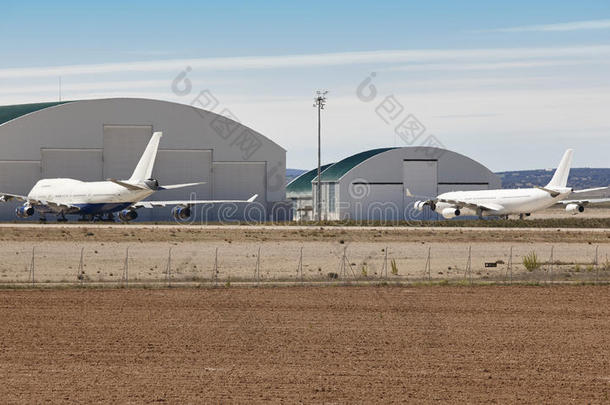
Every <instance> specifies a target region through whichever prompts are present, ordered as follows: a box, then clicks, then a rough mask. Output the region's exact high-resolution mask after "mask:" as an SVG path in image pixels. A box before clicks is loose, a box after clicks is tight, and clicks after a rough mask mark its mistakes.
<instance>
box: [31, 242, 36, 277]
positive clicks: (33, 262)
mask: <svg viewBox="0 0 610 405" xmlns="http://www.w3.org/2000/svg"><path fill="white" fill-rule="evenodd" d="M35 252H36V247H35V246H32V261H31V262H30V278H31V281H32V287H34V284H35V278H34V268H35V265H36V263H35V261H34V257H35V255H36V253H35Z"/></svg>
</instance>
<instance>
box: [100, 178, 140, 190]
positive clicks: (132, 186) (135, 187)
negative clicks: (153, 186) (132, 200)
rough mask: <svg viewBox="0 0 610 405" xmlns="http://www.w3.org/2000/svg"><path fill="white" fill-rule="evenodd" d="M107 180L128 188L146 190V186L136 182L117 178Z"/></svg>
mask: <svg viewBox="0 0 610 405" xmlns="http://www.w3.org/2000/svg"><path fill="white" fill-rule="evenodd" d="M107 181H109V182H111V183H114V184H118V185H119V186H123V187H125V188H126V189H128V190H132V191H138V190H146V188H144V187H140V186H136V185H135V184H130V183H126V182H124V181H120V180H116V179H108V180H107Z"/></svg>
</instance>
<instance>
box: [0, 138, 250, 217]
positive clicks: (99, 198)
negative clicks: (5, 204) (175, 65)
mask: <svg viewBox="0 0 610 405" xmlns="http://www.w3.org/2000/svg"><path fill="white" fill-rule="evenodd" d="M161 136H163V133H162V132H155V133H154V134H153V135H152V137H151V139H150V142H149V143H148V146H147V147H146V150H145V151H144V154H143V155H142V157H141V158H140V161H139V162H138V165H137V166H136V169H135V170H134V172H133V174H132V175H131V177H130V178H129V180H115V179H108V180H107V181H95V182H84V181H79V180H74V179H43V180H40V181H38V182H37V183H36V184H35V185H34V188H32V190H31V191H30V193H29V194H28V195H27V196H23V195H16V194H3V193H0V201H9V200H13V199H15V200H19V201H24V202H25V203H24V204H23V205H22V206H20V207H18V208H17V209H16V214H17V217H19V218H27V217H31V216H32V215H34V213H35V212H38V213H39V214H40V216H41V220H46V217H45V215H46V214H55V215H57V217H58V221H66V217H65V216H66V215H68V214H77V215H81V216H82V217H83V218H86V219H90V220H94V219H100V220H101V219H103V216H104V215H107V219H108V220H114V213H115V212H118V213H119V219H121V221H123V222H129V221H132V220H134V219H136V218H137V217H138V213H137V212H136V210H137V209H138V208H153V207H165V206H168V205H173V206H175V207H174V208H173V210H172V215H173V216H174V218H176V219H177V220H185V219H188V218H189V217H190V216H191V207H192V206H193V205H195V204H214V203H235V202H248V203H251V202H253V201H254V200H255V199H256V197H257V195H254V196H252V197H251V198H250V199H248V200H245V201H241V200H184V201H142V200H144V199H145V198H147V197H149V196H150V195H152V194H153V193H154V192H156V191H158V190H172V189H176V188H182V187H191V186H196V185H199V184H204V183H186V184H173V185H168V186H159V182H158V181H157V180H155V179H153V178H151V176H152V171H153V166H154V164H155V158H156V157H157V149H158V148H159V141H160V140H161Z"/></svg>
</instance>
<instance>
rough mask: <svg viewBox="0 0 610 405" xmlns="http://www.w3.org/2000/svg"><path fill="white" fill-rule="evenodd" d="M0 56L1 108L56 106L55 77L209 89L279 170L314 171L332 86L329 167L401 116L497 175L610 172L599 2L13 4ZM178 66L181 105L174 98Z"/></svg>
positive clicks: (106, 93) (1, 28)
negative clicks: (562, 167) (364, 86)
mask: <svg viewBox="0 0 610 405" xmlns="http://www.w3.org/2000/svg"><path fill="white" fill-rule="evenodd" d="M0 46H1V49H2V58H0V104H17V103H28V102H39V101H51V100H56V99H57V98H58V87H59V86H58V82H59V76H61V78H62V79H61V80H62V97H63V99H83V98H98V97H117V96H125V97H147V98H158V99H165V100H170V101H176V102H181V103H185V104H189V103H192V101H193V99H194V98H195V97H196V96H197V94H198V93H199V92H200V91H204V90H207V91H209V92H210V93H211V94H213V95H214V97H215V98H216V99H217V100H218V101H219V105H218V107H216V108H217V109H218V111H216V112H220V111H221V110H224V111H230V113H231V114H232V115H233V116H235V117H237V118H238V119H239V120H240V121H241V122H243V123H244V124H246V125H248V126H251V127H252V128H254V129H256V130H259V131H260V132H262V133H263V134H265V135H266V136H268V137H270V138H272V139H273V140H275V141H276V142H278V143H279V144H280V145H282V146H284V147H285V148H286V149H287V150H288V157H287V159H288V166H290V167H300V168H309V167H313V166H314V165H315V158H316V154H315V139H316V134H315V129H316V123H315V111H314V109H313V108H312V107H311V99H312V95H313V92H314V90H316V89H317V88H325V89H328V90H329V91H330V93H329V101H328V108H327V110H326V111H325V113H324V120H325V122H324V134H323V136H324V152H323V157H324V160H325V161H334V160H336V159H340V158H342V157H345V156H347V155H349V154H352V153H355V152H358V151H361V150H363V149H367V148H373V147H383V146H392V145H404V144H405V140H404V139H403V138H401V137H400V136H398V135H396V133H395V128H396V125H397V124H398V123H399V121H401V120H402V119H403V117H406V116H409V115H410V116H413V117H416V119H417V120H418V121H419V122H420V123H421V124H422V125H423V126H425V129H426V131H425V133H424V134H423V135H421V136H420V137H419V138H417V139H416V140H411V141H409V140H407V142H410V144H413V145H417V144H422V143H424V142H426V140H428V139H434V140H437V141H438V142H440V143H441V144H442V145H444V146H446V147H447V148H449V149H452V150H456V151H458V152H461V153H464V154H467V155H468V156H471V157H473V158H474V159H477V160H479V161H481V162H482V163H484V164H485V165H487V166H488V167H490V168H491V169H492V170H510V169H527V168H541V167H552V166H554V165H556V161H558V160H559V158H560V156H561V153H562V151H563V149H565V148H567V147H574V148H575V149H576V155H575V164H576V165H578V166H590V167H609V166H610V163H609V162H608V155H609V154H608V151H609V150H610V118H609V117H608V113H607V111H608V106H609V105H610V92H609V90H610V75H609V74H608V72H609V71H610V69H609V68H610V3H609V2H607V1H580V2H573V1H538V2H526V1H513V2H510V3H509V2H505V3H504V2H503V3H502V4H500V2H488V1H465V2H454V1H435V2H405V1H385V2H383V1H381V2H359V1H350V2H338V1H337V2H316V1H310V2H307V3H297V2H285V1H283V2H280V1H267V2H245V1H244V2H235V1H224V2H215V3H211V2H195V1H192V2H184V1H182V2H181V1H174V2H171V3H170V2H167V3H160V2H155V1H146V2H144V1H130V2H124V1H122V2H119V1H105V2H103V3H102V2H100V3H99V4H93V3H87V2H76V1H74V2H72V1H64V2H61V1H60V2H42V1H31V2H17V1H11V0H9V1H8V3H6V1H5V2H4V4H3V16H2V19H0ZM185 69H188V70H185ZM183 71H187V75H186V77H187V78H188V80H189V82H190V83H191V89H190V91H189V92H188V94H178V93H177V92H176V91H173V90H172V83H174V81H175V79H176V78H177V77H178V75H179V74H180V72H183ZM372 72H375V77H374V79H373V81H372V82H371V84H372V85H373V86H374V87H375V89H376V91H377V96H376V98H375V99H374V100H372V101H363V100H362V98H361V97H358V95H357V92H358V90H357V89H358V86H359V85H360V84H361V83H362V82H363V81H364V80H366V78H367V77H369V75H370V74H371V73H372ZM182 84H183V83H182ZM392 101H393V102H394V104H392ZM388 103H389V104H388ZM396 103H398V104H399V105H400V106H402V107H401V108H399V109H400V110H401V114H400V115H398V117H397V118H396V120H391V119H389V116H392V115H393V113H390V112H389V111H388V108H389V107H388V106H390V105H393V106H394V108H397V105H396ZM384 107H385V109H384ZM384 111H385V113H386V115H385V116H384V115H383V112H384ZM397 111H398V110H394V112H397ZM431 135H434V138H431V137H430V136H431Z"/></svg>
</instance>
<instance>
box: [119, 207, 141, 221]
mask: <svg viewBox="0 0 610 405" xmlns="http://www.w3.org/2000/svg"><path fill="white" fill-rule="evenodd" d="M137 217H138V213H137V212H136V210H131V209H130V210H123V211H121V212H119V219H120V220H121V221H123V222H129V221H133V220H134V219H136V218H137Z"/></svg>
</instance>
